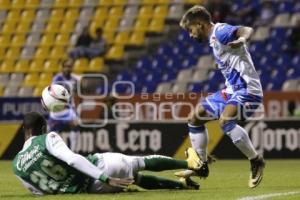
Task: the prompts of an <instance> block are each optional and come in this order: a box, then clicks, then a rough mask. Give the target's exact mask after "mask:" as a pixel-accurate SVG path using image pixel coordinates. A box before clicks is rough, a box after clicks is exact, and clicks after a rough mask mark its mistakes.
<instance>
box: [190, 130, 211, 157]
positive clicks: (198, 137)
mask: <svg viewBox="0 0 300 200" xmlns="http://www.w3.org/2000/svg"><path fill="white" fill-rule="evenodd" d="M188 126H189V136H190V140H191V143H192V147H193V148H194V149H195V150H196V151H197V153H198V154H199V156H200V158H201V160H202V161H204V162H205V161H207V144H208V134H207V130H206V128H205V126H203V125H202V126H193V125H190V124H189V125H188Z"/></svg>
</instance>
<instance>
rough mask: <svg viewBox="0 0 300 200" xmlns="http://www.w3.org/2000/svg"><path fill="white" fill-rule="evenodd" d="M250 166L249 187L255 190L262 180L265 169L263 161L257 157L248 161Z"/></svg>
mask: <svg viewBox="0 0 300 200" xmlns="http://www.w3.org/2000/svg"><path fill="white" fill-rule="evenodd" d="M250 164H251V174H250V179H249V184H248V185H249V187H250V188H255V187H256V186H258V185H259V183H260V182H261V180H262V178H263V171H264V168H265V165H266V164H265V161H264V159H263V157H261V156H257V157H256V158H254V159H252V160H250Z"/></svg>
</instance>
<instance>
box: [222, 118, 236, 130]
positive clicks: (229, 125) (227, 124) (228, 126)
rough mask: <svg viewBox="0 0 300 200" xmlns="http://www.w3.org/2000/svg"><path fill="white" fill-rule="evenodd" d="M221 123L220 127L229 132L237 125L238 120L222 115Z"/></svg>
mask: <svg viewBox="0 0 300 200" xmlns="http://www.w3.org/2000/svg"><path fill="white" fill-rule="evenodd" d="M219 124H220V127H221V128H222V130H223V132H224V133H225V134H228V133H230V131H231V130H232V129H234V127H235V126H236V121H235V120H226V119H224V118H222V117H221V118H220V119H219Z"/></svg>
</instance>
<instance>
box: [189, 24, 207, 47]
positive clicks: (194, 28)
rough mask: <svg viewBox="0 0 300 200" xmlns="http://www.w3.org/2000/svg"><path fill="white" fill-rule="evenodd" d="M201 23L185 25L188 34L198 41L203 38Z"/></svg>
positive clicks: (201, 40)
mask: <svg viewBox="0 0 300 200" xmlns="http://www.w3.org/2000/svg"><path fill="white" fill-rule="evenodd" d="M202 27H204V25H203V24H190V25H189V26H188V27H187V31H188V32H189V34H190V37H191V38H193V39H195V40H197V41H198V42H200V43H202V42H203V41H204V40H205V37H206V36H205V32H204V29H203V28H202Z"/></svg>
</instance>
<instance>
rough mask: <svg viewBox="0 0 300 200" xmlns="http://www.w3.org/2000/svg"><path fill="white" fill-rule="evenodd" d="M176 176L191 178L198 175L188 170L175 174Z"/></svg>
mask: <svg viewBox="0 0 300 200" xmlns="http://www.w3.org/2000/svg"><path fill="white" fill-rule="evenodd" d="M174 175H175V176H177V177H182V178H189V177H191V176H196V175H197V174H196V172H195V171H193V170H190V169H187V170H183V171H180V172H175V173H174Z"/></svg>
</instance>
